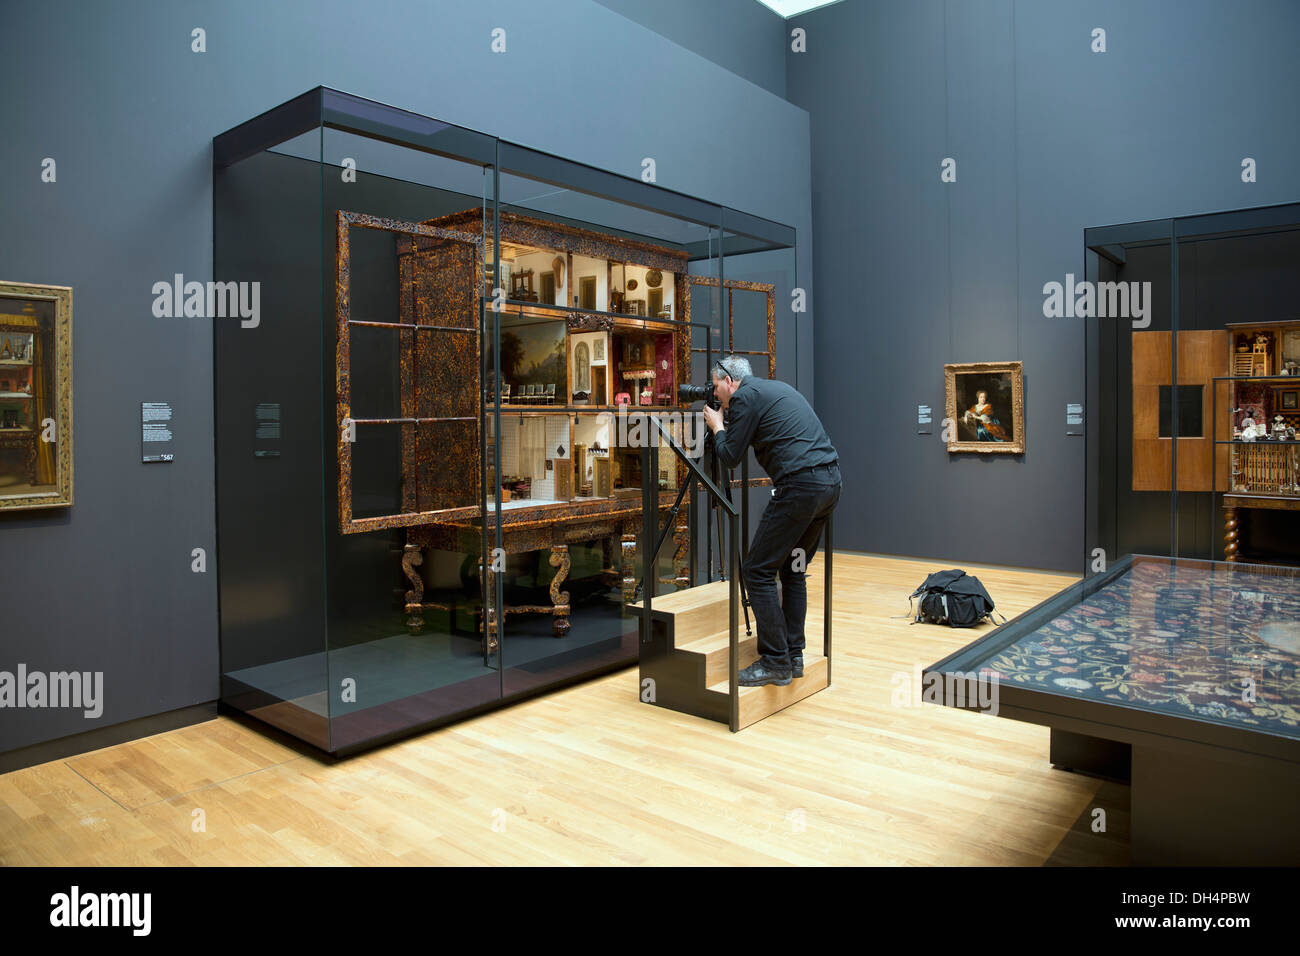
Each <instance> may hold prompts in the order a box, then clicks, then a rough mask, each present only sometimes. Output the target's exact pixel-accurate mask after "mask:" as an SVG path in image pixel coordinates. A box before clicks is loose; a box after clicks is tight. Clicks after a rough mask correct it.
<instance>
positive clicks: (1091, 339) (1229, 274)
mask: <svg viewBox="0 0 1300 956" xmlns="http://www.w3.org/2000/svg"><path fill="white" fill-rule="evenodd" d="M1085 247H1086V261H1087V277H1088V279H1089V280H1090V281H1092V282H1095V283H1098V285H1097V286H1096V289H1097V296H1096V299H1097V303H1098V304H1099V305H1100V304H1101V303H1102V302H1103V299H1104V298H1105V299H1107V300H1109V301H1115V299H1116V298H1117V297H1120V296H1122V300H1121V301H1122V302H1125V303H1128V304H1130V305H1131V304H1132V303H1133V302H1135V301H1139V302H1141V306H1140V308H1138V309H1132V308H1130V309H1129V310H1128V311H1127V312H1126V314H1123V315H1115V314H1110V315H1093V316H1091V317H1089V318H1087V319H1086V320H1085V321H1086V323H1087V328H1088V388H1089V393H1088V394H1089V404H1090V407H1091V408H1092V409H1094V412H1093V414H1092V415H1090V416H1089V420H1088V431H1087V435H1088V467H1087V475H1088V494H1087V508H1088V522H1087V536H1088V547H1087V552H1088V553H1087V555H1086V561H1087V571H1086V573H1088V574H1096V573H1103V572H1104V570H1105V568H1106V566H1108V565H1111V564H1113V563H1114V562H1115V561H1116V560H1118V559H1120V558H1122V557H1124V556H1125V555H1128V554H1134V553H1148V554H1167V555H1172V556H1181V557H1192V558H1203V559H1214V560H1220V559H1221V560H1226V561H1236V560H1238V559H1239V558H1242V559H1248V560H1251V561H1253V562H1257V563H1280V564H1293V565H1294V564H1300V549H1297V547H1296V541H1297V540H1300V509H1297V507H1296V503H1297V500H1300V499H1298V498H1297V489H1296V484H1297V482H1296V466H1297V459H1298V456H1296V455H1294V454H1292V451H1293V448H1292V446H1291V445H1290V444H1288V442H1290V441H1291V440H1292V436H1293V435H1294V434H1295V429H1296V428H1300V408H1297V405H1298V404H1300V378H1293V377H1292V375H1293V374H1294V373H1296V372H1300V320H1297V319H1296V317H1295V314H1294V302H1295V301H1296V298H1297V296H1300V269H1298V268H1297V267H1296V262H1297V261H1300V205H1296V204H1290V205H1282V206H1267V207H1260V208H1256V209H1241V210H1235V211H1231V212H1221V213H1212V214H1207V215H1203V216H1188V217H1184V218H1177V219H1164V220H1151V221H1145V222H1135V223H1127V224H1123V225H1117V226H1105V227H1099V228H1095V229H1088V230H1086V231H1085ZM1135 297H1136V298H1135ZM1099 552H1100V553H1103V554H1104V555H1105V558H1106V560H1105V561H1098V560H1097V559H1096V555H1097V554H1098V553H1099Z"/></svg>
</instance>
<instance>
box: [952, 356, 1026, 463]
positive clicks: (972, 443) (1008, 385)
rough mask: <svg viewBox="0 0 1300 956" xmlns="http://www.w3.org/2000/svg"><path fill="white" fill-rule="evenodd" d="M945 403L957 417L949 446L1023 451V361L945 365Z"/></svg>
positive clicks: (954, 449)
mask: <svg viewBox="0 0 1300 956" xmlns="http://www.w3.org/2000/svg"><path fill="white" fill-rule="evenodd" d="M943 373H944V408H945V415H946V417H947V419H948V421H949V422H950V423H951V426H950V427H951V429H952V431H951V432H950V435H951V436H952V437H951V438H950V439H949V441H948V451H949V452H950V453H957V452H978V453H980V454H1003V455H1022V454H1024V451H1025V383H1024V369H1023V366H1022V364H1021V363H1020V362H971V363H967V364H964V365H945V366H944V367H943Z"/></svg>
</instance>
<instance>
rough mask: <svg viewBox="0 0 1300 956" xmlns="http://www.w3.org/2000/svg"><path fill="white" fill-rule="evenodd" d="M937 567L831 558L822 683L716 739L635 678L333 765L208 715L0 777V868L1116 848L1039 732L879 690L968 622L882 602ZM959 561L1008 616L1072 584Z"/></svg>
mask: <svg viewBox="0 0 1300 956" xmlns="http://www.w3.org/2000/svg"><path fill="white" fill-rule="evenodd" d="M946 566H947V565H945V564H943V563H942V562H934V561H929V562H911V561H902V560H897V559H888V558H879V557H870V556H862V555H850V554H840V555H837V556H836V562H835V570H836V583H835V586H836V592H835V602H834V615H835V621H834V623H835V643H834V646H833V651H834V683H833V685H832V686H831V687H830V688H829V689H827V690H825V691H822V692H821V693H819V694H816V695H814V696H813V697H811V698H809V699H807V700H805V701H802V702H800V703H798V704H796V705H794V706H793V707H791V708H790V709H788V710H786V711H783V712H781V713H779V714H776V715H774V716H772V717H769V718H767V719H766V720H763V721H761V722H760V723H758V724H755V725H754V726H753V727H750V728H748V729H747V730H744V731H743V732H741V733H739V734H736V735H732V734H731V733H729V732H728V730H727V728H726V727H725V726H724V725H722V724H718V723H713V722H710V721H706V720H700V719H697V718H693V717H688V716H685V715H682V714H676V713H673V712H671V711H667V710H663V709H660V708H656V707H651V706H648V705H645V704H641V703H639V702H638V696H637V672H636V670H635V669H629V670H626V671H622V672H620V673H617V674H614V675H612V676H609V677H605V678H601V679H598V680H595V681H593V682H590V683H587V684H583V685H579V686H576V687H573V688H569V689H567V690H564V691H561V692H558V693H555V694H551V695H549V696H546V697H541V698H537V699H535V700H531V701H528V702H525V703H523V704H519V705H516V706H514V707H510V708H508V709H505V710H500V711H496V712H494V713H490V714H487V715H485V716H482V717H479V718H477V719H474V720H471V721H467V722H464V723H460V724H456V725H454V726H451V727H448V728H445V729H442V730H438V731H434V732H431V733H427V734H424V735H423V736H420V737H416V738H412V739H408V740H405V741H402V742H399V743H396V744H393V745H390V746H388V747H385V748H383V749H380V750H376V751H372V752H370V753H366V754H363V755H361V756H358V757H354V758H352V759H347V760H341V761H329V760H324V759H317V758H316V757H313V756H308V755H304V754H303V753H300V752H298V751H296V750H295V749H293V748H290V747H286V746H284V745H282V744H280V743H277V742H275V741H274V740H272V739H270V738H269V737H267V736H263V735H262V734H260V733H258V732H256V731H255V730H250V729H249V728H248V727H245V726H243V725H241V724H240V723H239V722H237V721H234V720H230V719H226V718H220V719H217V720H213V721H209V722H206V723H202V724H198V725H195V726H191V727H187V728H184V729H181V730H176V731H171V732H169V733H165V734H159V735H157V736H155V737H149V738H145V739H142V740H137V741H133V742H131V743H128V744H122V745H119V746H116V747H110V748H107V749H105V750H100V751H96V752H93V753H89V754H83V755H81V756H78V757H74V758H70V759H66V760H59V761H55V762H52V763H48V764H44V765H41V766H38V767H31V768H28V769H25V770H19V771H15V772H13V773H9V774H5V775H3V776H0V864H5V865H23V864H38V865H47V864H59V865H110V864H111V865H137V864H141V865H150V864H163V865H177V864H198V865H214V864H215V865H224V864H237V865H250V864H251V865H298V864H408V863H409V864H609V863H613V864H650V865H664V864H666V865H671V864H741V865H744V864H813V865H816V864H902V865H909V864H920V865H934V864H941V865H942V864H957V865H967V864H991V865H1003V864H1014V865H1031V866H1037V865H1041V864H1094V865H1095V864H1121V865H1122V864H1125V863H1127V859H1128V844H1127V839H1128V837H1127V830H1128V789H1127V787H1124V786H1120V785H1115V784H1103V783H1099V782H1098V781H1096V780H1093V779H1090V778H1087V777H1081V776H1077V775H1075V774H1071V773H1065V772H1061V771H1055V770H1052V769H1051V767H1050V766H1049V765H1048V762H1047V749H1048V731H1047V729H1046V728H1042V727H1035V726H1030V725H1028V724H1023V723H1019V722H1016V721H1011V720H1005V719H1002V718H997V717H987V716H978V715H975V714H972V713H965V712H959V711H954V710H949V709H945V708H942V707H937V706H934V705H929V704H927V705H921V706H912V707H901V706H897V705H896V704H895V703H894V702H892V697H893V695H894V692H895V690H896V688H897V686H898V685H897V684H896V682H895V675H897V674H908V675H911V674H914V673H915V672H916V670H917V669H918V668H919V667H923V666H925V665H928V664H931V663H933V662H935V661H937V660H939V659H940V658H941V657H943V656H945V655H946V654H948V653H950V652H951V651H953V650H956V649H957V648H959V647H962V646H964V645H965V644H967V643H969V642H970V641H971V640H973V639H974V638H975V637H976V632H973V631H970V630H953V629H949V628H946V627H936V626H931V625H920V624H918V625H915V626H909V625H908V622H907V621H906V620H904V619H896V618H891V617H890V616H889V615H898V614H904V613H906V611H907V595H908V593H910V592H911V591H912V589H913V588H915V587H916V585H917V584H919V583H920V582H921V581H922V580H923V579H924V578H925V575H926V574H927V573H928V572H930V571H933V570H939V569H941V568H943V567H946ZM967 570H969V571H972V572H973V573H977V574H978V575H979V577H980V578H981V580H982V581H983V582H984V584H985V586H986V587H987V588H988V590H989V591H990V593H991V594H992V595H993V598H994V600H995V601H996V602H997V603H998V607H999V610H1001V611H1004V612H1005V613H1006V614H1007V616H1008V617H1010V616H1012V615H1013V614H1016V613H1019V612H1020V611H1022V610H1024V609H1025V608H1028V607H1030V606H1032V605H1034V604H1036V603H1038V602H1039V601H1041V600H1042V599H1043V598H1046V597H1047V596H1048V595H1050V594H1053V593H1054V592H1056V591H1057V590H1059V589H1060V588H1062V587H1064V586H1065V585H1067V584H1068V583H1070V581H1071V580H1072V579H1071V578H1069V577H1066V576H1061V575H1047V574H1037V573H1031V572H1024V571H1011V570H1005V569H984V568H977V567H973V566H968V567H967ZM810 572H812V573H810V576H809V578H810V595H809V597H810V601H809V604H810V611H809V628H808V633H809V635H810V645H814V646H815V645H816V644H817V642H818V641H819V638H812V637H811V635H814V634H816V635H820V616H819V615H820V610H821V607H822V602H821V588H820V573H819V567H818V565H816V564H814V566H813V568H811V569H810ZM983 630H984V629H983V628H981V629H980V631H983ZM900 680H901V678H900ZM1095 807H1102V808H1103V809H1105V810H1106V821H1107V832H1106V833H1104V834H1094V833H1093V832H1092V831H1091V827H1090V824H1091V822H1092V819H1093V815H1092V812H1091V811H1092V810H1093V808H1095Z"/></svg>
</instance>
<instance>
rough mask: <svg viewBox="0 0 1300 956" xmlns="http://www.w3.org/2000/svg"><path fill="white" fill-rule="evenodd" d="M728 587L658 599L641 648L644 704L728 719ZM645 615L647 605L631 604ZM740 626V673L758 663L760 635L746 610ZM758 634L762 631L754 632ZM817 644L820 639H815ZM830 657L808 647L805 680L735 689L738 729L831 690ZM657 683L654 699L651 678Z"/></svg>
mask: <svg viewBox="0 0 1300 956" xmlns="http://www.w3.org/2000/svg"><path fill="white" fill-rule="evenodd" d="M730 594H731V584H730V582H728V581H714V582H712V583H711V584H704V585H701V586H699V587H694V588H687V589H685V590H682V591H675V592H670V593H668V594H664V595H662V596H656V597H655V598H653V599H652V600H651V602H650V614H651V634H650V635H649V640H643V641H642V644H641V686H642V699H643V700H646V701H647V702H648V703H654V704H658V705H659V706H661V707H668V708H670V709H671V710H677V711H681V712H682V713H687V714H694V715H695V716H698V717H707V718H709V719H711V720H719V721H721V722H723V723H729V721H730V700H729V695H728V678H729V675H728V672H727V663H728V662H727V658H728V648H729V645H730V630H729V626H728V619H727V613H728V599H729V597H730ZM628 607H629V610H633V611H636V612H638V613H639V612H640V610H641V607H642V605H641V604H639V603H637V604H630V605H628ZM737 613H738V614H741V618H740V622H739V631H740V633H739V635H738V641H737V658H738V660H737V662H736V669H737V670H740V669H742V668H744V667H748V666H749V665H750V664H752V663H754V661H756V660H757V659H758V638H757V636H751V637H746V636H745V623H744V617H743V612H742V611H740V610H739V609H738V610H737ZM755 630H757V628H755ZM813 640H814V642H815V643H816V644H818V645H820V641H819V640H817V639H816V637H815V636H814V638H813ZM828 674H829V669H828V667H827V661H826V658H825V657H823V656H822V655H821V654H819V653H813V652H812V651H811V649H810V648H805V649H804V669H803V677H796V678H795V679H794V680H793V681H791V682H790V683H789V684H787V685H786V686H784V687H778V686H777V685H775V684H767V685H764V686H763V687H738V688H737V691H738V692H739V694H740V707H739V712H740V723H739V728H744V727H748V726H749V725H750V724H753V723H756V722H757V721H760V720H762V719H763V718H764V717H767V716H770V715H771V714H774V713H776V712H777V711H778V710H782V709H784V708H786V707H789V706H790V705H791V704H793V703H795V702H797V701H800V700H803V699H804V698H805V697H808V696H810V695H812V694H815V693H817V692H818V691H819V690H825V689H826V687H827V686H828V685H829V681H828V679H827V677H828ZM647 679H650V680H653V681H654V684H653V700H651V699H649V696H648V694H649V691H648V690H647V685H646V680H647ZM739 728H738V729H739Z"/></svg>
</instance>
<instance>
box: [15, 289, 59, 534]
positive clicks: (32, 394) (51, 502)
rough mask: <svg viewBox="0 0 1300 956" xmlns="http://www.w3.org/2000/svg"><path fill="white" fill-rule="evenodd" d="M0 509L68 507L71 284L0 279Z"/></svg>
mask: <svg viewBox="0 0 1300 956" xmlns="http://www.w3.org/2000/svg"><path fill="white" fill-rule="evenodd" d="M0 356H4V357H0V371H2V372H4V373H5V374H3V375H0V378H3V379H5V380H6V381H7V382H9V383H10V384H9V388H10V391H7V392H4V393H2V394H0V510H5V511H29V510H33V509H41V508H65V507H68V506H70V505H71V504H72V288H71V287H70V286H57V285H36V284H33V283H29V282H3V281H0Z"/></svg>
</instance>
